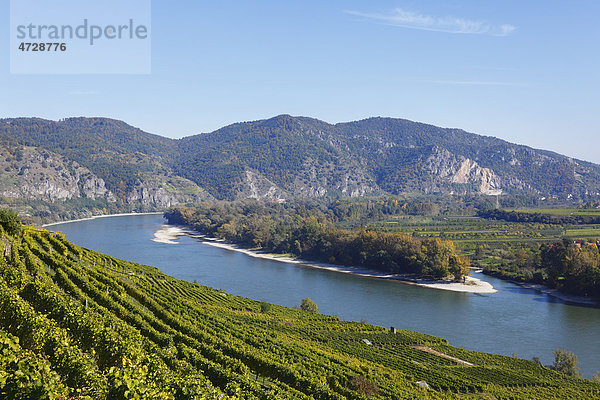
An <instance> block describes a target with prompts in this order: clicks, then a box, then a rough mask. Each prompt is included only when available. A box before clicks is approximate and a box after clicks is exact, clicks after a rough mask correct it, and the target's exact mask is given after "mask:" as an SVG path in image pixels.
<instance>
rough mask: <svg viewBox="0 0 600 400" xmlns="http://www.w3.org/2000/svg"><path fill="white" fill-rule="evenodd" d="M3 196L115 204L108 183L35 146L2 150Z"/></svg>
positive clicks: (71, 162) (0, 185)
mask: <svg viewBox="0 0 600 400" xmlns="http://www.w3.org/2000/svg"><path fill="white" fill-rule="evenodd" d="M0 152H1V154H0V170H2V175H1V178H0V196H3V197H8V198H25V199H28V200H43V201H49V202H54V201H56V200H67V199H72V198H75V197H88V198H91V199H100V198H103V199H106V200H107V201H109V202H114V201H115V196H114V195H113V194H112V193H111V192H110V191H109V190H108V189H106V187H105V184H104V181H103V180H102V179H100V178H98V177H97V176H95V175H94V174H92V173H91V172H90V171H89V170H88V169H87V168H85V167H82V166H81V165H79V164H78V163H77V162H75V161H69V160H67V159H66V158H65V157H63V156H60V155H58V154H56V153H52V152H50V151H47V150H40V149H38V148H34V147H15V148H8V147H0Z"/></svg>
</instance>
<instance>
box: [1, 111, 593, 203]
mask: <svg viewBox="0 0 600 400" xmlns="http://www.w3.org/2000/svg"><path fill="white" fill-rule="evenodd" d="M0 144H1V145H2V146H3V147H2V148H3V149H4V154H5V156H6V157H5V161H4V163H5V165H6V166H5V167H4V170H5V173H3V175H6V174H8V175H10V176H11V177H12V178H11V179H3V180H2V182H0V195H2V196H4V197H11V196H17V197H19V196H21V197H23V196H29V197H36V194H35V193H41V194H40V195H39V196H38V198H43V199H46V200H47V201H53V200H52V196H50V197H48V196H47V193H44V190H43V189H39V190H37V191H36V190H29V191H25V192H27V193H28V194H25V192H23V191H21V192H19V191H16V190H13V189H14V187H18V186H20V185H22V184H27V185H36V183H35V182H31V179H30V180H29V181H27V179H25V178H26V177H25V176H24V175H27V174H26V171H28V170H29V171H33V170H36V171H38V172H39V173H41V172H40V171H42V169H43V168H42V167H41V162H42V161H39V157H38V156H36V157H37V159H38V161H35V157H34V158H33V159H31V157H33V155H34V154H35V155H42V158H44V157H52V159H53V160H54V159H56V160H58V159H59V158H60V160H61V163H67V165H72V166H74V167H76V169H77V168H79V172H78V174H79V175H78V176H79V178H72V180H73V179H75V180H74V181H73V182H75V181H76V185H78V187H79V188H80V189H79V190H71V191H70V192H69V194H68V195H66V198H69V196H71V197H78V196H79V197H84V198H85V197H88V196H92V197H94V198H98V197H101V198H103V199H105V201H107V202H111V201H112V202H116V203H119V204H123V205H129V206H132V205H138V206H140V207H142V208H152V207H154V208H161V207H167V206H169V205H174V204H181V203H186V202H193V201H198V200H205V199H210V198H217V199H235V198H245V197H254V198H272V199H286V198H290V197H323V196H334V197H337V196H351V197H354V196H364V195H375V194H385V193H389V194H402V193H424V194H432V193H442V194H472V193H481V194H498V193H504V194H521V195H523V194H524V195H535V196H555V197H560V198H573V199H585V198H588V197H595V196H598V193H599V192H600V166H598V165H596V164H593V163H590V162H586V161H581V160H575V159H572V158H569V157H566V156H563V155H560V154H556V153H553V152H549V151H544V150H536V149H532V148H530V147H527V146H521V145H516V144H511V143H508V142H506V141H503V140H500V139H497V138H493V137H486V136H480V135H476V134H472V133H468V132H465V131H463V130H460V129H446V128H439V127H436V126H433V125H427V124H422V123H417V122H412V121H408V120H404V119H392V118H369V119H365V120H361V121H356V122H349V123H340V124H335V125H332V124H328V123H326V122H323V121H319V120H316V119H312V118H306V117H292V116H289V115H280V116H277V117H274V118H271V119H267V120H260V121H253V122H243V123H236V124H233V125H229V126H226V127H224V128H221V129H219V130H217V131H214V132H211V133H205V134H200V135H195V136H190V137H186V138H183V139H180V140H174V139H168V138H164V137H161V136H157V135H152V134H149V133H146V132H143V131H141V130H139V129H137V128H134V127H132V126H130V125H127V124H126V123H124V122H121V121H115V120H111V119H106V118H69V119H65V120H61V121H58V122H56V121H48V120H43V119H39V118H15V119H4V120H0ZM19 149H20V150H19ZM23 149H26V150H25V151H24V150H23ZM19 151H20V152H21V153H22V154H25V155H27V157H29V159H30V160H29V161H27V162H28V163H30V164H31V165H32V167H27V166H25V165H23V164H22V161H21V164H19V163H18V162H16V161H15V160H16V157H15V152H17V153H18V152H19ZM44 154H46V155H47V156H43V155H44ZM30 156H31V157H30ZM22 157H24V156H23V155H22ZM7 160H13V161H7ZM0 161H2V160H1V159H0ZM73 163H75V164H73ZM34 164H35V165H36V166H35V168H34V167H33V165H34ZM37 164H40V165H39V166H38V165H37ZM46 164H47V163H46ZM28 165H29V164H28ZM82 168H84V169H85V170H83V169H82ZM17 169H18V171H17ZM15 171H16V173H15ZM22 171H25V172H23V173H21V175H19V172H22ZM43 174H44V175H43V176H41V178H40V176H38V177H37V178H36V179H41V181H44V179H46V178H44V176H45V177H50V176H54V177H59V176H60V173H59V172H58V171H55V172H52V171H50V170H47V169H44V170H43ZM8 175H7V176H8ZM75 175H77V174H75ZM84 175H85V176H90V177H93V182H95V183H94V185H95V186H94V187H96V188H97V190H96V191H91V192H90V190H87V191H86V190H83V187H85V185H86V181H85V180H82V179H83V178H81V176H84ZM36 176H37V175H36ZM3 178H4V177H3ZM47 179H50V178H47ZM63 179H66V178H64V177H63ZM69 179H71V178H69ZM11 185H12V186H11ZM87 185H88V186H89V185H91V184H89V183H88V184H87ZM92 192H93V193H92ZM32 193H33V194H32ZM55 197H56V196H55ZM59 197H60V196H59ZM63 197H64V196H63Z"/></svg>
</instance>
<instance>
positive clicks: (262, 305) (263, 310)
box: [260, 301, 272, 314]
mask: <svg viewBox="0 0 600 400" xmlns="http://www.w3.org/2000/svg"><path fill="white" fill-rule="evenodd" d="M271 308H272V306H271V304H269V303H265V302H264V301H263V302H262V303H260V312H261V313H263V314H268V313H269V311H271Z"/></svg>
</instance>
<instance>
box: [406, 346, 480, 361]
mask: <svg viewBox="0 0 600 400" xmlns="http://www.w3.org/2000/svg"><path fill="white" fill-rule="evenodd" d="M410 347H412V348H413V349H417V350H421V351H425V352H427V353H431V354H434V355H436V356H438V357H442V358H446V359H448V360H452V361H456V362H457V363H459V364H462V365H469V366H474V365H475V364H471V363H470V362H467V361H464V360H461V359H460V358H456V357H452V356H449V355H448V354H444V353H441V352H439V351H437V350H434V349H432V348H431V347H427V346H423V345H420V344H418V345H414V346H410Z"/></svg>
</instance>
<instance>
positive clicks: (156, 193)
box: [126, 176, 212, 209]
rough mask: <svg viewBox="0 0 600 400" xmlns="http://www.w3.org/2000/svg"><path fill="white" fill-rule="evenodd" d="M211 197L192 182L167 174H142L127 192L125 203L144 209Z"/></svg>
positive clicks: (162, 207)
mask: <svg viewBox="0 0 600 400" xmlns="http://www.w3.org/2000/svg"><path fill="white" fill-rule="evenodd" d="M211 198H212V197H211V196H210V195H209V194H208V193H207V192H205V191H204V190H203V189H201V188H200V187H198V186H197V185H196V184H194V183H193V182H191V181H189V180H187V179H184V178H180V177H168V176H142V178H141V179H138V180H137V181H136V182H135V185H134V187H133V189H132V190H131V191H130V192H129V193H128V194H127V199H126V202H127V204H132V205H135V204H140V205H141V206H142V207H144V208H145V209H154V208H158V209H166V208H169V207H172V206H176V205H180V204H186V203H194V202H198V201H204V200H208V199H211Z"/></svg>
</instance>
